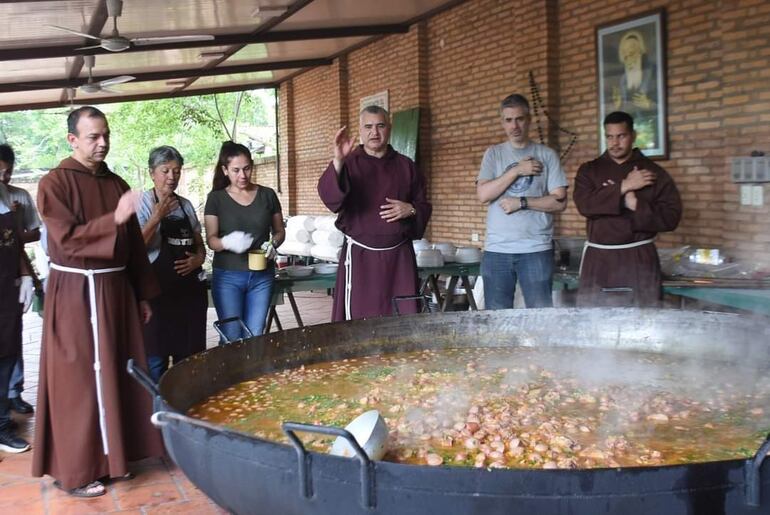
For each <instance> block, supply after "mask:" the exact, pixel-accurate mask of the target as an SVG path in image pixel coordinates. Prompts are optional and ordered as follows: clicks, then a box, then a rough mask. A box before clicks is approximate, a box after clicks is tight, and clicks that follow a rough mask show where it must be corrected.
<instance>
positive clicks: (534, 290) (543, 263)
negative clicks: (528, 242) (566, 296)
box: [481, 250, 553, 309]
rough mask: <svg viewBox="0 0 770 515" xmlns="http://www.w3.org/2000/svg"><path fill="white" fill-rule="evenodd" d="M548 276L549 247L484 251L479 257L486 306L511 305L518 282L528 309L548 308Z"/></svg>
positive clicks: (549, 269)
mask: <svg viewBox="0 0 770 515" xmlns="http://www.w3.org/2000/svg"><path fill="white" fill-rule="evenodd" d="M552 276H553V251H552V250H544V251H542V252H530V253H527V254H504V253H500V252H488V251H484V256H483V257H482V259H481V277H482V278H483V279H484V305H485V307H486V309H509V308H512V307H513V295H514V293H516V282H517V281H518V282H519V283H520V284H521V292H522V293H523V294H524V304H526V306H527V307H528V308H550V307H552V306H553V299H552V297H551V281H552Z"/></svg>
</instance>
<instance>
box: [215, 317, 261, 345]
mask: <svg viewBox="0 0 770 515" xmlns="http://www.w3.org/2000/svg"><path fill="white" fill-rule="evenodd" d="M230 322H238V323H240V324H241V329H243V332H245V333H246V337H247V338H251V337H252V336H254V335H253V334H252V333H251V330H250V329H249V328H248V327H247V326H246V324H245V323H244V322H243V320H241V317H230V318H223V319H222V320H216V321H215V322H214V329H216V331H217V332H218V333H219V336H221V337H222V340H223V341H224V342H225V343H233V341H237V340H230V339H229V338H228V337H227V336H225V333H223V332H222V329H220V327H222V326H223V325H225V324H229V323H230ZM242 339H243V338H241V340H242Z"/></svg>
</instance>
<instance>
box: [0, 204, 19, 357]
mask: <svg viewBox="0 0 770 515" xmlns="http://www.w3.org/2000/svg"><path fill="white" fill-rule="evenodd" d="M21 249H22V247H21V239H20V238H19V232H18V229H17V226H16V221H15V219H14V216H13V212H12V211H11V212H8V213H5V214H2V215H0V358H6V357H9V356H16V355H18V354H19V352H21V315H22V307H21V304H19V285H18V284H17V281H18V279H19V259H20V258H21V252H22V250H21Z"/></svg>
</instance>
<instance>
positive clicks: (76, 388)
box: [32, 158, 163, 489]
mask: <svg viewBox="0 0 770 515" xmlns="http://www.w3.org/2000/svg"><path fill="white" fill-rule="evenodd" d="M127 190H128V185H127V184H126V183H125V182H124V181H123V180H122V179H121V178H120V177H118V176H117V175H115V174H113V173H112V172H110V171H109V170H108V169H107V167H106V165H102V169H101V170H100V171H99V172H98V173H96V174H93V173H92V172H90V171H88V170H87V169H86V168H85V167H83V166H82V165H81V164H80V163H79V162H77V161H76V160H75V159H72V158H67V159H65V160H64V161H62V162H61V163H60V164H59V167H58V168H55V169H53V170H51V171H50V172H49V173H48V174H47V175H46V176H45V177H43V179H42V180H41V181H40V186H39V190H38V207H39V209H40V214H41V216H42V218H43V221H44V222H45V224H46V228H47V230H48V252H49V255H50V258H51V263H55V264H57V265H61V266H66V267H73V268H80V269H104V268H113V267H120V266H125V267H126V270H124V271H122V272H115V273H108V274H98V275H95V281H96V306H97V313H98V320H99V340H100V343H99V349H100V354H101V368H102V372H101V377H102V391H103V396H104V407H105V411H106V427H107V442H108V446H109V455H105V454H104V450H103V447H102V439H101V432H100V429H99V417H98V404H97V397H96V386H95V378H94V370H93V362H94V347H93V339H92V336H91V324H90V320H89V314H90V308H89V302H88V280H87V278H86V277H85V276H83V275H81V274H76V273H68V272H62V271H59V270H54V269H52V270H51V274H50V276H49V279H48V286H47V295H46V306H45V320H44V324H43V344H42V349H41V354H40V386H39V390H38V399H37V410H36V413H37V414H36V419H35V442H34V446H33V449H34V456H33V462H32V475H34V476H42V475H43V474H49V475H51V476H53V477H54V478H56V479H58V480H59V481H61V483H62V486H63V487H64V488H68V489H69V488H75V487H79V486H82V485H85V484H87V483H89V482H91V481H93V480H95V479H98V478H100V477H104V476H111V477H118V476H122V475H124V474H126V473H127V472H128V470H127V468H126V462H127V461H133V460H137V459H140V458H144V457H148V456H159V455H161V454H162V453H163V448H162V444H161V440H160V435H159V434H158V432H157V430H155V429H154V428H153V427H152V425H151V424H150V415H151V413H152V401H151V398H150V396H149V395H148V394H147V393H146V392H145V391H144V390H142V389H141V387H139V385H138V384H137V383H136V382H135V381H134V380H133V379H131V377H129V375H128V373H127V372H126V361H127V360H128V359H129V358H134V359H135V360H136V361H137V362H138V363H139V364H140V365H141V366H142V367H144V368H146V362H145V355H144V348H143V344H142V322H141V320H140V315H139V309H138V300H139V299H145V300H146V299H149V298H151V297H153V296H155V295H157V293H158V286H157V283H156V280H155V276H154V274H153V272H152V269H151V267H150V263H149V261H148V260H147V254H146V251H145V248H144V244H143V240H142V234H141V232H140V229H139V223H138V221H137V220H136V217H132V218H131V219H130V220H129V221H128V222H127V223H125V224H123V225H121V226H117V225H116V224H115V221H114V218H113V216H114V215H113V212H114V210H115V207H116V206H117V204H118V199H120V196H121V195H122V194H123V193H124V192H125V191H127Z"/></svg>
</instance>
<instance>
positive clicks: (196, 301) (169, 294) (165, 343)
mask: <svg viewBox="0 0 770 515" xmlns="http://www.w3.org/2000/svg"><path fill="white" fill-rule="evenodd" d="M157 200H158V197H157V195H156V196H155V201H156V202H157ZM182 213H183V216H182V217H181V218H179V217H168V216H166V217H165V218H163V219H162V220H161V222H160V237H161V243H160V253H159V254H158V257H157V259H156V260H155V261H154V262H153V263H152V267H153V268H154V269H155V275H157V277H158V283H159V284H160V289H161V294H160V295H159V296H158V297H156V298H155V299H153V300H152V301H150V307H151V308H152V313H153V315H152V318H151V319H150V323H148V324H147V325H145V330H144V347H145V351H146V352H147V355H148V356H176V357H179V358H182V357H186V356H189V355H191V354H195V353H196V352H201V351H203V350H205V349H206V309H207V308H208V295H207V293H206V285H205V283H204V282H202V281H200V280H199V279H198V276H199V274H200V272H201V269H200V268H198V269H197V270H194V271H192V272H190V273H189V274H187V275H185V276H182V275H179V274H178V273H177V272H176V270H174V261H176V260H178V259H184V258H186V257H187V254H186V252H195V240H194V238H193V237H194V232H193V229H192V225H191V224H190V220H189V219H188V218H187V215H186V214H184V211H182Z"/></svg>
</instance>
